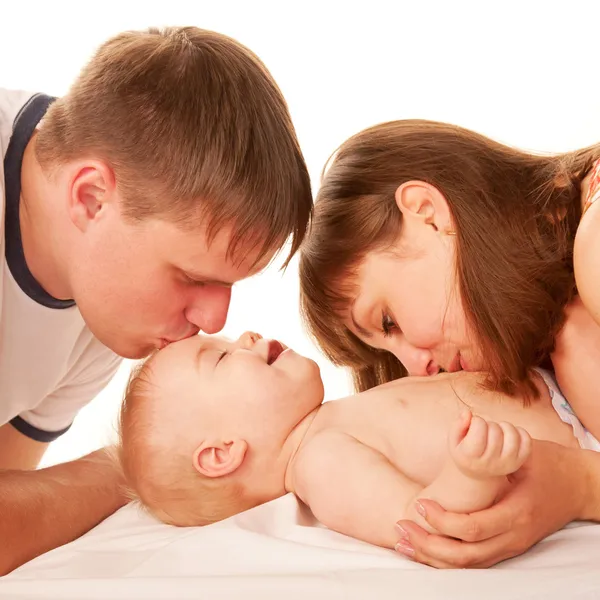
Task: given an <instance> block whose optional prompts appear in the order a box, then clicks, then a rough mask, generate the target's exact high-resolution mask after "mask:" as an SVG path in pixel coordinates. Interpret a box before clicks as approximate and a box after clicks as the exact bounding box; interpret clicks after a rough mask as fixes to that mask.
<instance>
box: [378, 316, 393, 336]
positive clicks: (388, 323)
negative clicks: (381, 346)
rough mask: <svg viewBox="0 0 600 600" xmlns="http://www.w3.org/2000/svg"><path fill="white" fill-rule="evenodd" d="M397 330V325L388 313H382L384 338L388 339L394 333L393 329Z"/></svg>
mask: <svg viewBox="0 0 600 600" xmlns="http://www.w3.org/2000/svg"><path fill="white" fill-rule="evenodd" d="M395 328H396V323H394V321H393V320H392V318H391V317H390V316H389V315H387V314H386V313H384V312H382V313H381V331H382V332H383V336H384V337H388V336H389V335H391V333H392V329H395Z"/></svg>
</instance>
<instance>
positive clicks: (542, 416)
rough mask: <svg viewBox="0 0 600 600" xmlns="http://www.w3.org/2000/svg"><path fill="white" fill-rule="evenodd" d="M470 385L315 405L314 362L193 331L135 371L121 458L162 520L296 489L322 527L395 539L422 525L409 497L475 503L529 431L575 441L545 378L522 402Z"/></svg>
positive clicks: (251, 341) (498, 487) (393, 390)
mask: <svg viewBox="0 0 600 600" xmlns="http://www.w3.org/2000/svg"><path fill="white" fill-rule="evenodd" d="M479 383H480V380H479V376H478V375H477V374H474V373H465V372H459V373H453V374H441V375H437V376H435V377H426V378H420V377H418V378H406V379H400V380H398V381H394V382H391V383H388V384H385V385H382V386H379V387H377V388H374V389H372V390H369V391H368V392H364V393H362V394H358V395H355V396H350V397H348V398H344V399H341V400H337V401H330V402H325V403H322V401H323V393H324V392H323V384H322V381H321V377H320V373H319V368H318V366H317V364H316V363H315V362H313V361H312V360H310V359H308V358H305V357H303V356H300V355H298V354H296V353H295V352H294V351H293V350H291V349H288V348H285V346H283V345H282V344H281V343H279V342H276V341H273V340H265V339H262V338H261V337H260V336H259V335H257V334H252V333H246V334H244V335H243V336H242V337H241V338H240V339H239V340H237V341H236V342H231V341H227V340H225V339H223V338H220V337H214V336H194V337H192V338H190V339H187V340H184V341H181V342H176V343H173V344H171V345H170V346H168V347H167V348H165V349H163V350H161V351H159V352H157V353H156V354H155V355H153V356H152V357H151V358H150V359H149V360H148V361H147V362H146V363H144V364H143V365H141V367H140V368H139V369H138V370H137V371H136V372H135V373H134V374H133V375H132V378H131V380H130V383H129V386H128V390H127V393H126V398H125V402H124V405H123V409H122V413H121V427H120V431H121V445H120V451H119V454H120V460H121V464H122V467H123V470H124V472H125V475H126V478H127V480H128V483H129V485H130V487H131V490H132V492H133V493H134V494H135V495H136V497H138V498H139V499H140V501H141V502H142V504H144V505H145V506H146V508H147V509H148V510H149V511H150V512H152V513H153V514H154V515H155V516H156V517H157V518H159V519H161V520H163V521H165V522H167V523H171V524H174V525H180V526H192V525H206V524H209V523H213V522H215V521H218V520H220V519H224V518H226V517H230V516H232V515H234V514H236V513H239V512H242V511H244V510H247V509H249V508H251V507H254V506H256V505H258V504H261V503H264V502H267V501H269V500H273V499H275V498H277V497H279V496H282V495H284V494H286V493H288V492H292V493H294V494H296V495H297V496H298V497H299V498H300V499H301V500H302V501H304V502H305V503H306V504H307V505H308V506H309V507H310V508H311V510H312V511H313V513H314V515H315V517H316V518H317V519H318V520H319V521H321V522H322V523H323V524H324V525H326V526H328V527H329V528H331V529H333V530H336V531H339V532H341V533H344V534H347V535H350V536H353V537H356V538H359V539H362V540H365V541H367V542H371V543H373V544H377V545H379V546H383V547H388V548H393V547H394V544H395V542H396V537H397V534H396V532H395V531H394V527H393V524H394V523H395V522H396V521H398V520H400V519H406V518H409V519H413V520H415V521H416V522H418V523H419V524H420V525H421V526H423V527H427V528H428V529H429V530H431V529H430V528H429V527H428V526H427V524H426V523H425V521H424V519H422V518H421V517H420V515H419V514H418V513H417V511H416V500H417V499H418V498H431V499H433V500H436V501H438V502H439V503H440V504H441V505H442V506H444V507H445V508H446V509H448V510H452V511H455V512H471V511H476V510H480V509H483V508H486V507H488V506H490V505H492V504H493V503H494V502H495V501H496V500H497V499H498V498H499V496H500V495H502V494H503V493H504V492H505V490H506V489H507V486H509V485H510V483H509V480H508V478H507V476H508V475H510V474H511V473H514V472H515V471H517V470H518V469H519V468H520V467H521V465H522V464H523V463H524V461H525V460H526V459H527V457H528V455H529V453H530V448H531V437H533V438H538V439H544V440H552V441H554V442H557V443H559V444H562V445H565V446H573V447H578V446H579V443H578V441H577V439H576V437H575V436H574V435H573V429H572V427H571V426H569V425H568V424H566V423H565V422H563V421H562V420H561V418H559V416H558V415H557V412H556V411H555V410H554V408H553V405H552V401H551V395H550V394H551V391H552V393H553V394H554V395H555V396H556V395H557V394H558V391H557V390H556V389H552V390H551V389H550V388H549V387H548V385H547V384H546V383H545V382H544V380H543V379H542V377H540V379H539V382H538V385H539V387H540V390H541V392H542V398H541V400H539V401H537V402H535V403H534V404H533V405H532V406H529V407H527V408H525V407H524V406H523V404H522V403H521V402H518V401H515V399H514V398H509V397H506V396H503V395H501V394H496V393H492V392H488V391H485V390H483V389H481V387H480V386H479ZM556 397H557V398H558V396H556ZM530 436H531V437H530Z"/></svg>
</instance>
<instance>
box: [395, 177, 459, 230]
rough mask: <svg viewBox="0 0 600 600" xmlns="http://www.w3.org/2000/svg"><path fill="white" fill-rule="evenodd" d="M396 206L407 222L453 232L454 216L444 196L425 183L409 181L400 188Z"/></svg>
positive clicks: (396, 195) (397, 192)
mask: <svg viewBox="0 0 600 600" xmlns="http://www.w3.org/2000/svg"><path fill="white" fill-rule="evenodd" d="M395 198H396V206H397V207H398V209H399V210H400V212H401V213H402V216H403V217H404V218H405V219H406V220H407V221H418V222H419V223H420V224H424V225H428V226H430V227H433V228H434V230H435V231H439V232H442V233H443V232H447V231H449V230H452V229H453V227H452V214H451V213H450V207H449V206H448V202H447V201H446V198H444V195H443V194H442V193H441V192H440V191H439V190H438V189H437V188H436V187H434V186H433V185H431V184H429V183H425V182H424V181H407V182H406V183H403V184H402V185H401V186H399V187H398V189H397V190H396V194H395Z"/></svg>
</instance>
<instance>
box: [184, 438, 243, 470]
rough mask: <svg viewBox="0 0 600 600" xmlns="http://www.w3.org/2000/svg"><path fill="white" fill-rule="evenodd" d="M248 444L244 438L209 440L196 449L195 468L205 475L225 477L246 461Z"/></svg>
mask: <svg viewBox="0 0 600 600" xmlns="http://www.w3.org/2000/svg"><path fill="white" fill-rule="evenodd" d="M247 449H248V444H247V443H246V442H245V441H244V440H238V439H236V440H230V441H228V442H223V441H215V440H211V441H207V442H204V443H203V444H201V445H200V446H198V448H196V450H195V451H194V456H193V463H194V468H195V469H196V470H197V471H198V472H199V473H201V474H202V475H204V476H205V477H223V476H224V475H229V474H230V473H233V472H235V471H236V470H237V469H238V468H239V467H240V465H241V464H242V463H243V462H244V458H245V457H246V451H247Z"/></svg>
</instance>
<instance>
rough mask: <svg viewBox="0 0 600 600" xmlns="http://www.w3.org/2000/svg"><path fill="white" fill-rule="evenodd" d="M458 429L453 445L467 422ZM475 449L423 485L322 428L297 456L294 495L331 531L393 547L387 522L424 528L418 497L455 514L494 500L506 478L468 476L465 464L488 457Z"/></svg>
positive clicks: (367, 450) (365, 448) (346, 438)
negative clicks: (404, 522) (406, 522)
mask: <svg viewBox="0 0 600 600" xmlns="http://www.w3.org/2000/svg"><path fill="white" fill-rule="evenodd" d="M461 428H462V429H461ZM467 429H468V426H467ZM456 431H458V432H462V433H459V434H456V433H455V435H454V436H453V437H452V438H451V443H455V442H457V444H456V445H460V443H461V442H462V441H467V440H468V439H469V438H468V435H466V436H465V435H464V433H465V422H462V423H459V424H458V425H457V427H456ZM494 431H495V430H494ZM476 433H477V432H476ZM460 435H462V438H461V437H460ZM459 438H460V439H459ZM463 438H464V439H463ZM486 441H487V438H486ZM472 449H473V448H472V447H471V446H468V445H465V446H464V447H463V448H462V449H461V451H460V452H456V453H455V457H459V460H462V459H464V457H465V456H467V458H468V456H469V455H468V452H467V454H465V452H464V451H465V450H467V451H469V452H470V451H471V450H472ZM477 452H479V454H478V456H479V458H476V460H475V461H471V463H469V461H467V460H462V463H460V465H459V464H457V463H456V462H455V460H454V459H453V458H450V457H449V460H448V464H447V465H446V467H445V468H444V469H443V471H442V473H441V474H440V476H439V477H438V478H436V480H435V481H434V482H433V483H432V484H431V485H430V486H428V487H426V488H425V489H423V488H422V486H420V485H418V484H416V483H415V482H414V481H411V480H410V479H409V478H408V477H406V476H405V475H404V474H403V473H401V472H400V471H399V470H398V469H396V467H394V465H392V464H391V463H390V462H389V461H388V460H387V459H386V458H385V457H384V456H383V455H382V454H381V453H379V452H377V451H375V450H373V449H372V448H370V447H368V446H365V445H364V444H362V443H361V442H359V441H358V440H356V439H355V438H352V437H351V436H348V435H346V434H343V433H341V432H324V433H321V434H320V435H318V436H316V437H315V438H314V439H313V440H311V442H310V443H309V444H308V445H307V447H306V448H304V449H303V450H302V453H301V454H300V455H299V456H298V458H297V463H296V466H295V480H296V493H297V495H298V496H299V497H300V498H301V499H302V500H303V501H304V502H305V503H306V504H308V506H310V508H311V510H312V511H313V513H314V515H315V517H316V518H317V519H318V520H319V521H321V522H322V523H323V524H324V525H326V526H327V527H329V528H330V529H333V530H335V531H339V532H340V533H344V534H346V535H349V536H352V537H355V538H358V539H361V540H364V541H367V542H370V543H372V544H376V545H378V546H383V547H387V548H393V547H394V545H395V543H396V540H397V533H396V532H395V531H394V530H393V528H392V527H390V523H395V522H397V521H398V520H401V519H406V518H409V519H413V520H417V521H418V522H419V523H420V524H421V525H423V526H427V524H426V523H425V521H424V520H423V519H421V517H420V516H419V515H418V514H417V513H416V511H415V501H416V499H417V498H431V499H434V500H436V501H438V502H439V503H440V504H441V505H442V506H444V507H446V508H448V509H449V510H453V511H459V512H471V511H475V510H479V509H482V508H486V507H488V506H490V505H491V504H492V503H493V502H494V500H495V499H496V498H497V496H498V494H499V493H500V492H501V490H502V489H503V487H504V486H505V485H506V478H505V477H501V476H498V475H496V473H495V471H493V473H494V476H493V477H488V476H481V472H480V471H477V473H478V474H477V476H474V475H473V473H474V472H470V473H469V474H467V473H466V469H465V468H464V466H462V465H463V463H464V464H465V465H468V464H471V465H473V464H475V466H476V467H478V468H481V465H482V464H485V463H484V462H483V460H484V458H485V459H487V458H488V454H487V453H486V449H485V446H484V448H483V452H481V448H475V453H477ZM490 456H493V453H490ZM461 457H462V458H461ZM477 460H478V461H479V462H477ZM523 460H524V459H523ZM492 466H493V465H492ZM519 466H520V465H519ZM517 468H518V467H517ZM429 529H430V528H429Z"/></svg>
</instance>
